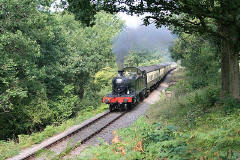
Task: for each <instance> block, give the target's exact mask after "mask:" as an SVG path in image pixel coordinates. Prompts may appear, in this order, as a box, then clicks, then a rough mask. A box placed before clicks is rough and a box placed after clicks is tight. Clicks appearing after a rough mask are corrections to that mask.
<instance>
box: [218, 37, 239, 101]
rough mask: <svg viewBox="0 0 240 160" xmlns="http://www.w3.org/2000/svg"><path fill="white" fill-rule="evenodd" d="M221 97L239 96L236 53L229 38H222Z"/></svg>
mask: <svg viewBox="0 0 240 160" xmlns="http://www.w3.org/2000/svg"><path fill="white" fill-rule="evenodd" d="M221 74H222V93H221V96H222V98H224V97H226V96H227V95H230V96H232V97H233V98H239V64H238V54H237V53H236V52H235V48H234V45H233V43H232V42H231V41H230V40H222V66H221Z"/></svg>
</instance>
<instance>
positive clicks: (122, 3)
mask: <svg viewBox="0 0 240 160" xmlns="http://www.w3.org/2000/svg"><path fill="white" fill-rule="evenodd" d="M63 1H68V2H70V3H69V8H74V14H77V15H79V14H81V13H85V12H88V13H89V14H91V15H94V10H97V9H104V10H106V11H109V12H121V11H124V12H127V13H129V14H138V15H144V14H145V15H146V16H145V17H144V22H145V24H150V23H154V24H155V25H156V26H158V27H161V26H162V25H166V26H171V27H172V28H173V30H174V31H177V32H185V33H189V34H193V33H200V34H207V35H208V36H211V37H212V36H213V37H214V38H216V40H217V42H220V45H219V46H218V49H219V50H220V52H218V53H219V54H220V57H221V63H220V64H221V71H222V72H221V85H222V92H221V93H222V97H226V96H228V95H229V94H230V95H231V96H233V97H234V98H237V99H239V98H240V93H239V90H240V89H239V65H238V63H239V61H238V59H239V52H240V47H239V46H240V36H239V35H240V32H239V31H240V25H239V24H240V23H239V22H240V18H239V17H240V13H239V6H240V1H239V0H232V1H229V0H210V1H206V0H171V1H166V0H159V1H149V0H141V1H137V0H136V1H134V0H93V1H90V2H91V3H88V5H86V6H85V9H84V8H82V7H81V6H79V5H77V3H76V2H77V1H78V0H63ZM84 1H88V0H84ZM73 2H75V3H73ZM92 6H94V7H93V8H92ZM89 18H90V19H89V21H93V20H94V19H92V18H91V17H89Z"/></svg>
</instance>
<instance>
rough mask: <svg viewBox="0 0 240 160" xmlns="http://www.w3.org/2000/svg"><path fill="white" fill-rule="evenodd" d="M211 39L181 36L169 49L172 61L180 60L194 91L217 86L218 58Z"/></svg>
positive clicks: (218, 73)
mask: <svg viewBox="0 0 240 160" xmlns="http://www.w3.org/2000/svg"><path fill="white" fill-rule="evenodd" d="M213 41H214V40H213V39H209V38H206V37H204V36H199V35H189V34H181V35H179V38H178V39H177V40H176V41H175V43H174V45H173V46H172V47H171V48H170V51H171V55H172V57H173V59H174V60H176V61H177V60H180V61H181V65H182V66H184V67H185V68H186V71H187V76H188V79H189V81H190V84H191V86H192V87H193V88H194V89H199V88H201V87H206V86H208V85H219V79H220V64H219V63H220V57H219V55H218V52H219V50H218V47H217V46H216V44H215V43H214V42H213Z"/></svg>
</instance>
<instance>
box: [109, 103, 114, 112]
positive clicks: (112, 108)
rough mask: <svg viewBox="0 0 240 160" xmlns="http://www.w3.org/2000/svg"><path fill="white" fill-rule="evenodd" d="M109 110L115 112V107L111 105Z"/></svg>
mask: <svg viewBox="0 0 240 160" xmlns="http://www.w3.org/2000/svg"><path fill="white" fill-rule="evenodd" d="M109 110H110V112H113V111H114V110H115V106H114V105H113V104H110V105H109Z"/></svg>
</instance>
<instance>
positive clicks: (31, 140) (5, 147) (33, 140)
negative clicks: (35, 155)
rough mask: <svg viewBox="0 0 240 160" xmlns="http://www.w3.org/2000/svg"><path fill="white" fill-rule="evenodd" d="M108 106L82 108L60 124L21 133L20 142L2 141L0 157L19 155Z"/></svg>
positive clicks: (0, 142) (0, 143)
mask: <svg viewBox="0 0 240 160" xmlns="http://www.w3.org/2000/svg"><path fill="white" fill-rule="evenodd" d="M107 108H108V106H107V105H104V104H102V105H101V106H100V107H98V108H97V109H94V108H92V107H89V108H87V109H84V110H81V111H80V112H79V113H78V115H77V116H76V117H75V118H73V119H69V120H67V121H65V122H63V123H62V124H61V125H60V126H54V125H49V126H47V127H46V128H45V129H44V131H42V132H37V133H32V134H31V135H19V143H16V142H14V141H13V140H9V141H0V159H6V158H9V157H12V156H14V155H17V154H18V153H19V152H20V151H21V150H22V149H24V148H27V147H30V146H31V145H33V144H38V143H40V142H42V141H43V140H45V139H47V138H49V137H51V136H53V135H56V134H58V133H61V132H63V131H64V130H66V129H67V128H70V127H72V126H73V125H77V124H79V123H81V122H83V121H84V120H86V119H89V118H91V117H93V116H95V115H96V114H98V113H101V112H103V111H104V110H106V109H107Z"/></svg>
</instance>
